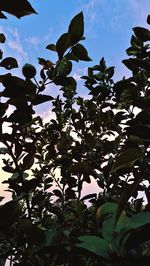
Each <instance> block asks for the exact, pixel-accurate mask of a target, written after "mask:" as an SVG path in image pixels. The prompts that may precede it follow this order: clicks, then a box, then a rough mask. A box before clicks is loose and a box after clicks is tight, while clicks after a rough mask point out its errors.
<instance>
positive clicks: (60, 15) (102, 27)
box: [0, 0, 150, 195]
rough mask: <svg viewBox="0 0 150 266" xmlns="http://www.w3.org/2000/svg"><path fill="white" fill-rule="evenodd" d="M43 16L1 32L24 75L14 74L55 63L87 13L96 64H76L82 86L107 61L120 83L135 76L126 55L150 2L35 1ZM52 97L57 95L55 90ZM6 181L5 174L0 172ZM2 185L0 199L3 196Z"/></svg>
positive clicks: (3, 26) (45, 111) (11, 21)
mask: <svg viewBox="0 0 150 266" xmlns="http://www.w3.org/2000/svg"><path fill="white" fill-rule="evenodd" d="M30 3H31V4H32V6H33V8H34V9H35V10H36V11H37V13H38V15H35V14H34V15H30V16H26V17H23V18H21V19H20V20H19V19H17V18H16V17H14V16H11V15H8V14H7V17H8V19H7V20H1V23H0V32H2V33H4V34H5V36H6V43H5V44H2V45H1V49H2V50H3V52H4V57H6V56H12V57H15V58H17V60H18V63H19V69H17V70H16V69H15V70H13V71H14V72H13V71H12V72H13V73H16V74H19V73H21V72H20V71H21V68H22V66H23V65H24V64H25V63H31V64H34V65H35V66H36V67H37V68H38V69H39V65H38V59H37V58H38V57H42V58H45V59H46V60H51V61H53V62H55V61H56V60H57V58H56V57H55V53H53V52H51V51H49V50H47V49H45V47H46V46H47V45H48V44H50V43H56V41H57V40H58V38H59V37H60V35H61V34H63V33H64V32H66V31H67V28H68V25H69V23H70V21H71V19H72V18H73V17H74V16H75V15H76V14H78V13H79V12H80V11H83V14H84V21H85V34H84V35H85V37H86V40H85V41H84V43H83V44H84V46H85V47H86V48H87V50H88V53H89V56H90V58H92V60H93V61H92V62H84V63H83V62H81V63H75V66H74V68H73V75H74V77H75V78H76V79H77V80H78V79H79V77H80V76H82V75H83V74H85V73H86V71H87V68H88V67H89V66H92V65H95V64H97V63H99V60H100V59H101V58H102V57H104V58H105V60H106V63H107V65H108V66H115V80H117V79H121V78H122V77H123V76H128V75H130V73H129V71H127V69H126V68H125V66H124V65H123V64H122V63H121V62H122V60H123V59H125V58H127V55H126V53H125V50H126V49H127V48H128V47H129V46H130V37H131V35H132V28H133V27H135V26H142V27H144V26H146V27H148V25H147V24H146V18H147V15H148V14H150V1H149V0H142V1H140V0H55V1H53V0H51V1H50V0H43V1H40V0H30ZM48 92H49V93H51V94H52V95H53V94H55V88H54V87H53V86H50V88H49V89H48ZM78 93H79V94H80V95H81V96H82V97H87V94H88V92H87V90H86V88H85V87H84V86H83V84H82V82H81V81H79V87H78ZM37 112H38V113H40V114H42V115H43V117H44V118H45V119H47V117H48V116H49V115H50V114H51V112H50V109H49V105H48V104H45V105H43V106H42V107H40V108H39V109H38V110H37ZM0 178H2V179H3V173H2V172H0ZM3 189H4V188H3V186H2V185H0V195H3Z"/></svg>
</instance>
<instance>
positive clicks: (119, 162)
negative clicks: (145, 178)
mask: <svg viewBox="0 0 150 266" xmlns="http://www.w3.org/2000/svg"><path fill="white" fill-rule="evenodd" d="M142 158H143V152H142V151H141V150H140V149H134V148H130V149H128V150H126V151H123V152H122V153H120V154H119V155H118V157H117V158H116V162H115V163H114V164H113V166H112V169H111V172H116V171H118V170H120V169H123V168H130V167H132V166H133V165H134V163H135V162H136V161H137V160H141V159H142Z"/></svg>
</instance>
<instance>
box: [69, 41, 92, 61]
mask: <svg viewBox="0 0 150 266" xmlns="http://www.w3.org/2000/svg"><path fill="white" fill-rule="evenodd" d="M72 52H73V54H74V55H75V56H76V57H77V58H78V59H79V60H83V61H91V58H90V57H89V56H88V52H87V50H86V48H85V47H84V46H83V45H82V44H79V43H78V44H76V45H75V46H74V47H73V48H72Z"/></svg>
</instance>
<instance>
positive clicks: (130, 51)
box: [126, 47, 139, 56]
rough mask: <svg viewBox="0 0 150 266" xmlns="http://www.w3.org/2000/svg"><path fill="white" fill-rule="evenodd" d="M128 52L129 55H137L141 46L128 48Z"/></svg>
mask: <svg viewBox="0 0 150 266" xmlns="http://www.w3.org/2000/svg"><path fill="white" fill-rule="evenodd" d="M126 53H127V55H129V56H130V55H133V56H136V55H137V54H138V53H139V48H137V47H136V48H134V47H129V48H128V49H127V50H126Z"/></svg>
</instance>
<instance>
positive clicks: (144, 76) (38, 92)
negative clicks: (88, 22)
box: [0, 0, 150, 266]
mask: <svg viewBox="0 0 150 266" xmlns="http://www.w3.org/2000/svg"><path fill="white" fill-rule="evenodd" d="M14 2H15V3H17V2H18V1H17V0H16V1H12V3H13V4H14ZM1 3H3V1H1V2H0V4H1ZM5 3H7V2H6V0H5ZM22 3H24V4H23V6H21V8H20V11H19V12H21V13H19V15H18V9H17V8H16V7H17V6H15V9H14V6H13V9H11V8H10V9H9V10H8V6H7V4H6V6H5V4H3V5H2V4H1V5H0V9H1V10H2V11H9V13H11V14H13V15H16V16H17V17H21V16H22V15H26V14H29V13H35V11H34V9H33V8H32V7H31V6H30V4H29V2H28V1H22ZM27 6H28V10H27V11H26V8H27ZM24 10H25V11H24ZM1 16H2V15H1ZM147 22H148V24H150V17H149V16H148V19H147ZM133 32H134V33H133V35H132V37H131V47H129V48H128V49H127V54H128V56H129V58H128V59H126V60H123V63H124V64H125V65H126V67H127V68H129V69H130V70H131V76H130V77H129V78H123V79H122V80H119V81H117V82H114V80H113V75H114V67H113V66H111V67H108V66H107V65H106V62H105V60H104V58H102V59H101V60H100V62H99V64H97V65H95V66H93V67H90V68H88V73H87V75H86V76H83V77H82V79H83V80H84V81H85V87H86V88H87V90H88V91H89V95H90V98H89V99H83V98H82V97H80V96H79V95H77V93H76V87H77V83H76V81H75V79H74V78H73V77H72V76H71V71H72V64H73V62H74V61H76V62H80V61H81V60H83V61H90V60H91V59H90V57H89V55H88V51H87V50H86V48H85V47H84V45H83V44H82V41H83V40H84V38H85V37H84V16H83V13H82V12H81V13H79V14H77V15H76V16H75V17H74V18H73V19H72V20H71V22H70V24H69V27H68V30H67V32H66V33H64V34H62V35H61V36H60V38H59V39H58V40H57V42H56V44H49V45H48V46H47V49H49V50H52V51H54V52H55V53H56V54H57V55H58V60H57V62H56V63H52V62H51V61H49V60H45V59H43V58H39V64H40V65H41V71H40V75H41V80H40V81H37V80H36V69H35V67H34V66H32V65H30V64H28V65H27V64H25V66H24V67H23V69H22V71H23V74H24V79H22V78H20V77H17V76H13V75H12V74H11V73H10V70H11V69H12V68H14V67H18V64H17V60H16V59H15V58H4V59H3V58H1V62H0V66H1V67H4V68H5V69H7V70H9V73H6V74H5V75H1V76H0V82H1V84H2V86H3V90H2V92H1V98H2V101H1V103H0V121H1V143H2V144H3V147H1V149H0V153H1V154H2V156H3V163H4V167H3V170H4V171H6V172H8V173H10V177H9V178H8V180H5V181H4V182H3V183H6V184H8V188H9V191H10V192H11V193H12V200H11V201H9V202H7V203H5V204H4V205H1V206H0V217H1V219H0V239H1V245H0V254H1V255H0V256H1V261H2V263H3V264H4V261H5V260H6V259H7V258H8V259H9V260H10V265H18V266H19V265H20V266H23V265H26V266H28V265H29V266H30V265H39V266H41V265H43V266H47V265H51V266H52V265H68V266H71V265H74V266H75V265H90V266H94V265H114V266H115V265H130V264H131V262H133V263H134V262H138V263H140V264H141V265H142V263H145V265H148V261H149V256H150V239H149V229H150V212H149V210H150V207H149V206H150V197H149V187H150V186H149V168H150V166H149V153H150V152H149V144H150V137H149V136H150V134H149V133H150V129H149V123H150V122H149V121H150V118H149V117H150V111H149V94H150V93H149V92H150V88H149V78H150V71H149V65H150V52H149V43H148V42H149V41H150V31H149V30H148V29H145V28H141V27H135V28H134V29H133ZM0 40H1V42H5V36H4V35H3V34H1V35H0ZM1 57H2V54H1ZM49 83H52V84H53V85H54V86H59V87H60V90H61V92H62V93H63V97H62V98H61V97H60V95H58V96H57V97H56V98H53V97H52V96H51V95H45V94H44V90H45V88H46V86H47V85H48V84H49ZM46 101H51V102H52V106H53V107H52V111H53V112H54V114H55V116H56V118H55V119H51V120H50V121H49V123H46V124H44V123H43V121H42V119H41V117H39V116H36V114H35V111H34V106H36V105H39V104H42V103H44V102H46ZM10 105H13V106H14V107H15V111H14V112H13V113H12V114H11V115H9V116H8V115H7V114H6V111H7V109H8V107H9V106H10ZM137 107H138V113H137V112H135V108H137ZM6 122H7V123H9V125H10V126H11V128H12V134H9V133H8V132H4V130H3V125H4V123H6ZM4 155H7V159H5V157H4ZM56 169H57V170H58V169H59V172H60V174H59V176H58V175H56V174H55V172H56ZM28 170H30V171H28ZM92 177H93V178H94V179H95V180H96V181H97V184H98V186H99V188H100V193H96V192H95V193H94V194H89V195H86V196H82V188H83V184H84V183H91V178H92ZM145 181H146V183H145ZM139 191H142V192H143V193H144V195H145V196H146V197H147V201H146V204H144V202H143V198H139V197H138V192H139ZM86 200H88V201H89V202H90V204H91V205H90V206H89V204H86Z"/></svg>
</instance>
